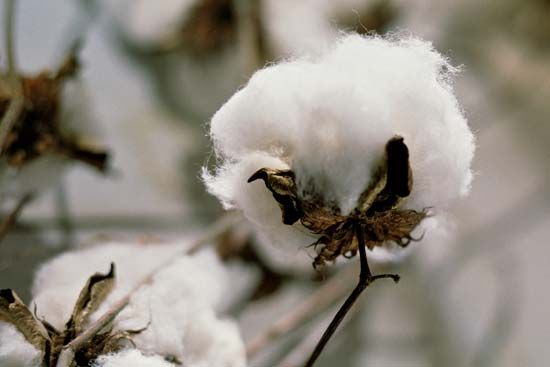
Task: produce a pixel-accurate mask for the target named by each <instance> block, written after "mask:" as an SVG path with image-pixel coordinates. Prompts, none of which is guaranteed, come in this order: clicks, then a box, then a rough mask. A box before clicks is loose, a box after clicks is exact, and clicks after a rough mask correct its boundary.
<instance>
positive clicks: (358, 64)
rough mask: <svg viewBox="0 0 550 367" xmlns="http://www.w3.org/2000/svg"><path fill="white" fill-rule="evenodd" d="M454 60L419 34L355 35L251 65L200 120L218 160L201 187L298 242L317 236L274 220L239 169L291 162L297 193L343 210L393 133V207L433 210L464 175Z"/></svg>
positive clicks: (468, 138)
mask: <svg viewBox="0 0 550 367" xmlns="http://www.w3.org/2000/svg"><path fill="white" fill-rule="evenodd" d="M455 72H456V69H455V68H453V67H452V66H451V65H450V64H449V62H448V61H447V60H446V59H445V58H444V57H443V56H442V55H441V54H439V53H438V52H436V51H435V50H434V49H433V47H432V45H431V44H430V43H428V42H425V41H422V40H419V39H416V38H406V39H384V38H380V37H363V36H359V35H346V36H342V37H341V38H340V39H339V40H338V41H337V42H336V43H335V44H334V45H333V47H331V48H328V49H327V51H326V52H325V53H324V54H322V55H320V56H318V57H315V58H301V59H296V60H293V61H288V62H282V63H280V64H277V65H274V66H270V67H268V68H266V69H263V70H261V71H259V72H257V73H256V74H255V75H254V76H253V77H252V78H251V80H250V81H249V83H248V84H247V85H246V86H245V87H244V88H243V89H242V90H240V91H239V92H237V93H236V94H235V95H234V96H233V97H232V98H231V99H230V100H229V101H228V102H227V103H226V104H225V105H224V106H223V107H222V108H221V109H220V110H219V111H218V112H217V113H216V114H215V116H214V117H213V119H212V121H211V130H210V133H211V137H212V140H213V143H214V147H215V151H216V154H217V156H218V157H219V162H220V164H219V166H218V167H217V169H216V170H215V172H213V173H211V174H210V173H205V174H204V178H205V181H206V184H207V187H208V189H209V191H210V192H211V193H213V194H214V195H216V196H217V197H218V198H219V199H220V200H221V202H222V203H223V204H224V206H225V207H226V208H238V209H241V210H242V211H243V212H244V214H245V216H246V217H247V218H248V219H249V220H250V221H251V222H253V223H254V224H255V225H256V228H257V229H258V230H259V232H260V234H261V236H262V237H265V238H268V239H269V241H270V242H272V243H273V244H275V245H282V244H292V245H295V246H301V247H303V246H307V245H309V244H311V243H313V242H315V240H316V238H317V236H314V235H312V234H311V233H309V231H308V230H307V229H306V228H304V227H303V226H302V225H300V224H299V223H298V222H297V223H295V224H294V225H292V226H286V225H284V224H283V223H282V221H281V210H280V208H279V206H278V204H277V202H276V201H275V200H274V198H273V196H272V193H271V192H270V191H269V190H267V189H266V187H265V186H264V185H263V184H262V183H261V182H260V181H258V182H253V183H247V180H248V178H249V177H250V176H251V175H252V174H253V173H255V172H256V171H257V170H259V169H261V168H264V167H267V168H272V169H291V170H292V171H293V172H294V173H295V175H296V189H297V195H298V197H301V198H307V197H308V196H311V195H312V194H313V195H316V196H319V197H322V198H323V200H324V201H325V202H330V203H331V204H332V205H333V206H335V209H336V211H337V212H339V213H340V214H342V215H349V214H350V212H351V211H352V210H353V209H354V208H355V207H356V205H357V202H358V199H359V196H360V195H361V193H362V192H363V191H364V190H365V188H366V187H367V186H368V185H369V184H371V183H372V181H373V179H374V178H373V176H374V174H375V172H376V170H377V168H378V166H379V164H380V161H381V160H383V158H384V154H385V145H386V143H387V142H388V141H389V140H390V139H391V138H392V137H394V136H396V135H398V136H401V137H403V138H404V142H405V144H406V145H407V147H408V150H409V162H410V165H411V169H412V176H413V177H414V184H413V186H412V192H411V193H410V195H409V196H408V198H407V199H406V201H405V202H404V204H403V205H402V207H403V208H406V209H414V210H417V211H422V210H424V209H426V208H431V209H430V210H431V211H432V213H434V214H436V216H435V219H437V214H438V213H440V212H441V210H442V209H445V207H446V206H447V205H448V204H449V202H450V201H451V200H453V199H455V198H458V197H461V196H463V195H465V194H467V192H468V191H469V188H470V183H471V180H472V172H471V170H470V163H471V160H472V157H473V152H474V139H473V135H472V133H471V131H470V129H469V127H468V125H467V122H466V119H465V118H464V116H463V114H462V111H461V109H460V107H459V105H458V102H457V100H456V98H455V96H454V94H453V92H452V88H451V85H450V80H451V78H452V76H453V74H454V73H455ZM432 220H434V219H433V218H432V219H430V221H432ZM432 225H433V223H432ZM432 225H430V226H432ZM424 227H428V226H424Z"/></svg>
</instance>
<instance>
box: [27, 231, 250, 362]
mask: <svg viewBox="0 0 550 367" xmlns="http://www.w3.org/2000/svg"><path fill="white" fill-rule="evenodd" d="M186 246H188V245H187V243H186V242H185V241H182V242H181V243H172V244H148V245H140V244H132V243H114V242H112V243H106V244H103V245H95V246H91V247H88V248H84V249H81V250H78V251H73V252H69V253H65V254H62V255H60V256H58V257H57V258H55V259H53V260H51V261H50V262H48V263H46V264H44V265H43V266H42V267H41V268H40V269H39V271H38V273H37V275H36V278H35V281H34V284H33V296H34V300H33V304H34V305H36V307H37V310H38V315H39V316H40V317H43V318H45V319H46V320H48V321H49V322H50V323H51V324H52V325H53V326H55V327H58V328H60V329H63V325H64V323H65V322H67V320H68V319H69V317H70V315H71V312H72V309H73V307H74V304H75V301H76V299H77V297H78V294H79V292H80V289H81V288H82V286H83V285H84V284H85V282H86V280H87V279H88V278H89V277H90V276H91V275H92V274H94V273H96V272H98V271H99V272H106V271H107V270H108V269H109V264H110V263H111V262H114V263H115V266H116V273H115V279H116V283H115V284H116V285H115V288H114V289H113V291H112V292H111V293H110V294H109V296H108V297H107V299H106V300H105V301H104V302H103V304H102V305H101V307H100V308H99V309H98V310H97V312H95V313H94V314H93V315H92V316H91V322H93V321H95V320H97V319H98V318H99V317H100V316H101V315H102V314H104V313H105V312H106V310H107V309H109V307H111V306H112V305H113V304H114V303H115V302H117V301H118V300H119V299H121V298H122V297H123V296H124V295H125V294H126V293H127V292H128V291H130V290H131V289H133V287H134V286H135V285H136V284H137V283H138V282H139V281H140V280H141V279H143V278H144V277H145V276H146V275H148V274H149V273H150V272H151V271H152V270H154V269H156V268H157V267H158V266H159V265H160V264H163V263H165V262H166V261H167V260H169V259H173V261H170V263H169V265H167V266H165V267H164V268H163V269H162V270H160V271H158V272H157V273H156V275H155V276H154V278H153V281H152V282H151V284H149V285H147V286H144V287H141V288H140V289H139V290H137V291H135V292H134V293H133V296H132V299H131V301H130V303H129V305H128V306H127V307H126V308H125V309H124V310H123V311H122V312H121V313H120V314H119V315H118V316H117V318H116V319H115V321H114V330H115V331H125V330H136V329H142V328H145V329H144V330H143V331H141V332H140V333H138V334H137V335H133V336H132V340H133V342H134V343H135V345H136V348H137V349H139V350H140V351H141V352H143V353H145V354H147V355H149V354H151V355H160V356H163V357H167V358H168V357H175V358H177V359H178V360H180V361H182V362H183V363H184V364H185V365H186V366H187V365H189V366H195V365H196V366H201V367H202V366H204V367H215V366H220V365H224V366H228V367H240V366H244V365H245V353H244V346H243V342H242V340H241V338H240V335H239V331H238V328H237V326H236V324H235V323H234V322H233V321H230V320H225V319H220V318H219V317H218V316H217V313H216V311H215V310H216V309H217V308H218V307H220V305H221V304H222V303H223V301H224V300H223V297H224V292H229V291H230V289H231V287H230V284H229V282H230V280H229V279H228V277H227V275H226V273H225V270H224V268H223V267H222V265H221V263H220V261H219V259H218V258H217V255H216V254H215V252H214V251H213V250H205V251H202V252H200V253H198V254H196V255H193V256H192V257H189V256H182V255H181V253H182V251H183V250H184V249H185V248H186ZM115 365H116V364H115Z"/></svg>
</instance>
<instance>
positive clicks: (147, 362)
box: [93, 350, 174, 367]
mask: <svg viewBox="0 0 550 367" xmlns="http://www.w3.org/2000/svg"><path fill="white" fill-rule="evenodd" d="M129 366H132V367H173V366H174V364H172V363H170V362H168V361H166V360H164V358H162V357H161V356H147V355H144V354H142V353H141V352H140V351H139V350H126V351H123V352H120V353H116V354H110V355H106V356H101V357H99V358H98V360H97V361H96V362H95V363H94V365H93V367H129Z"/></svg>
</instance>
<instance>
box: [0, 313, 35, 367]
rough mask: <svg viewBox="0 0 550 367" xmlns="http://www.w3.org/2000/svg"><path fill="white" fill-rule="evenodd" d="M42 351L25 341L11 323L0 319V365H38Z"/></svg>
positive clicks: (18, 366)
mask: <svg viewBox="0 0 550 367" xmlns="http://www.w3.org/2000/svg"><path fill="white" fill-rule="evenodd" d="M41 358H42V352H41V351H39V350H38V349H36V348H35V347H34V346H33V345H32V344H30V343H29V342H27V340H26V339H25V337H24V336H23V334H21V333H20V332H19V331H18V330H17V329H16V327H15V326H13V325H12V324H9V323H6V322H3V321H0V366H2V367H39V366H40V365H41Z"/></svg>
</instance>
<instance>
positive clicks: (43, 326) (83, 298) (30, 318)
mask: <svg viewBox="0 0 550 367" xmlns="http://www.w3.org/2000/svg"><path fill="white" fill-rule="evenodd" d="M114 281H115V268H114V264H111V269H110V270H109V272H108V273H107V274H100V273H96V274H94V275H92V276H91V277H90V278H89V279H88V281H87V283H86V285H85V286H84V287H83V288H82V290H81V292H80V295H79V297H78V300H77V302H76V304H75V306H74V309H73V312H72V315H71V317H70V319H69V320H68V321H67V323H66V324H65V328H64V329H63V330H57V329H56V328H55V327H54V326H52V325H51V324H50V323H49V322H48V321H47V320H39V319H37V318H36V317H35V316H34V315H33V314H32V312H31V311H30V310H29V309H28V308H27V306H25V304H24V303H23V302H22V301H21V300H20V299H19V297H18V296H17V295H16V294H15V292H13V291H12V290H11V289H3V290H1V291H0V321H5V322H8V323H9V324H12V325H13V326H15V327H16V329H17V330H18V331H19V332H20V333H21V334H23V336H24V337H25V339H26V340H27V341H28V342H29V343H30V344H32V345H33V346H34V347H35V348H36V349H38V350H39V351H41V352H42V363H43V365H44V366H47V367H54V366H56V363H57V360H58V358H59V354H60V353H61V350H62V349H63V347H64V346H66V345H67V344H69V343H70V342H71V341H72V340H74V339H75V338H76V337H77V336H79V335H80V334H81V333H82V332H83V331H84V329H85V327H86V326H87V325H88V322H89V317H90V314H91V313H92V312H93V311H95V310H96V309H97V308H98V307H99V306H100V305H101V303H102V302H103V301H104V300H105V298H106V297H107V296H108V295H109V293H110V291H111V289H112V287H113V284H114ZM136 332H139V330H138V331H135V332H134V331H129V332H120V331H119V332H113V331H112V330H111V329H109V330H103V331H102V332H101V333H98V334H96V335H95V336H94V337H93V338H92V339H91V340H90V341H89V342H88V343H86V344H85V345H84V347H82V348H80V349H79V350H78V351H76V354H75V362H76V363H77V364H78V365H79V366H87V365H88V364H89V363H90V362H91V361H93V360H94V359H96V358H97V357H98V356H99V355H102V354H107V353H113V352H116V351H118V350H119V349H120V346H121V344H120V343H119V341H121V340H123V339H128V338H130V336H131V334H132V333H136Z"/></svg>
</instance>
